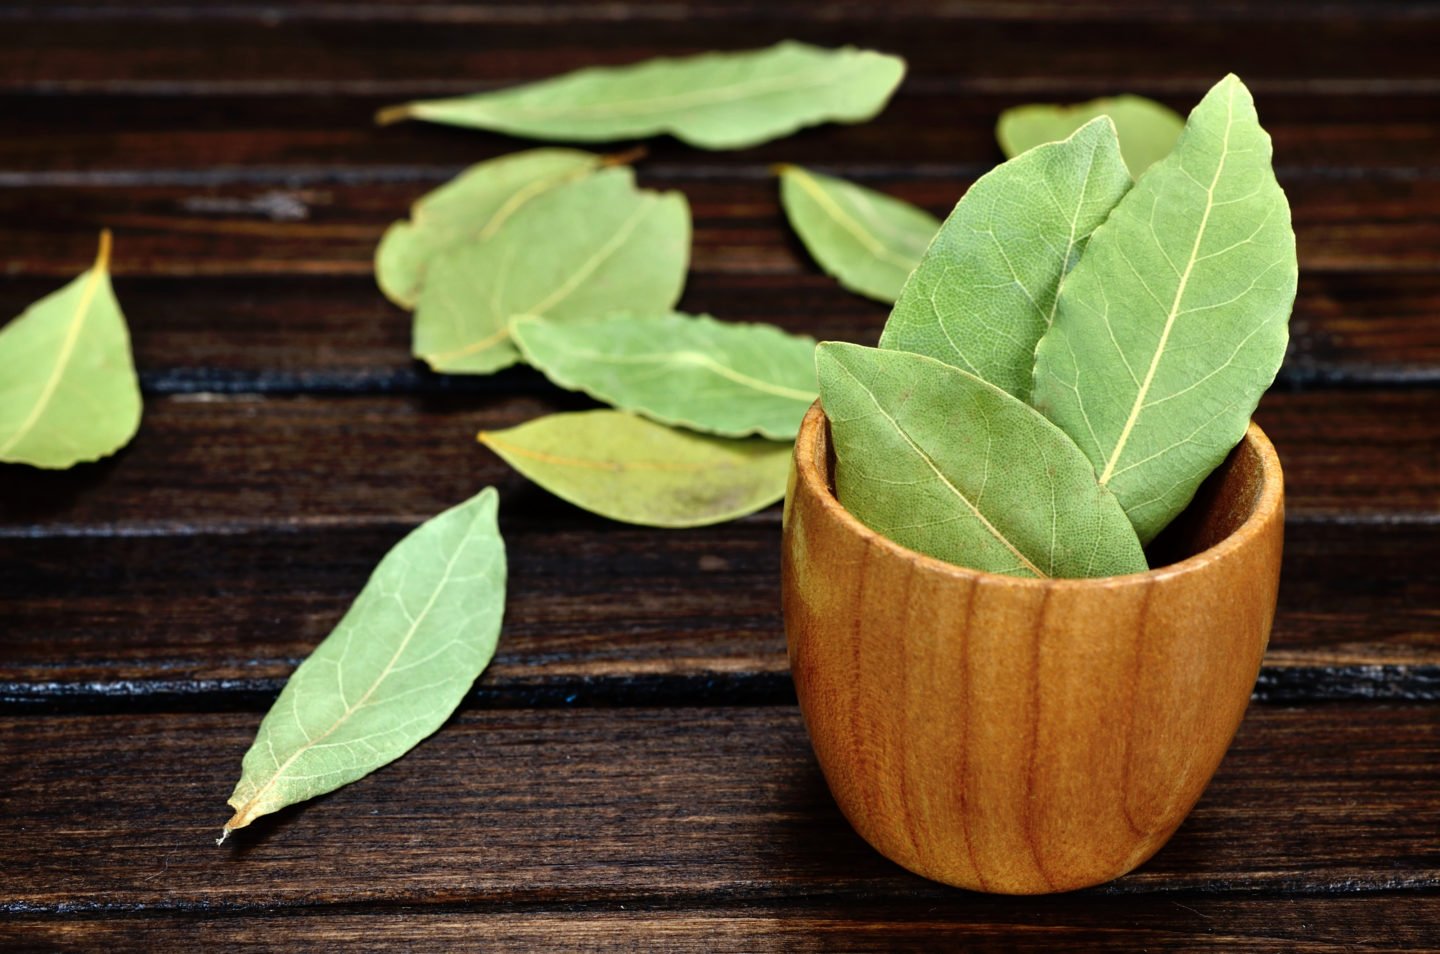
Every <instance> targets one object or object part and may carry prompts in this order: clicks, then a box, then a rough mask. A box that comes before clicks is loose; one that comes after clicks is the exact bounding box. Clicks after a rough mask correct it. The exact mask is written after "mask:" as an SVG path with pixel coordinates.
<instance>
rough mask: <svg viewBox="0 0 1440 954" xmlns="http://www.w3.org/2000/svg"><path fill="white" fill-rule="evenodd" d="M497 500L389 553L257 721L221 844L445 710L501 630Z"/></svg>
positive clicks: (479, 499)
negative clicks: (256, 728)
mask: <svg viewBox="0 0 1440 954" xmlns="http://www.w3.org/2000/svg"><path fill="white" fill-rule="evenodd" d="M498 500H499V498H498V496H497V495H496V493H495V490H494V489H493V488H486V489H485V490H482V491H481V492H480V493H479V494H477V495H475V496H474V497H472V498H470V499H469V500H467V501H466V502H464V503H462V504H460V505H458V506H455V507H452V508H451V509H449V510H446V511H445V512H444V513H441V514H439V515H438V516H435V517H432V518H431V519H430V520H427V521H426V522H425V523H422V524H421V525H420V526H418V527H416V528H415V529H414V530H412V531H410V533H409V534H407V535H406V537H405V538H404V539H403V540H401V541H400V542H399V543H398V544H396V545H395V547H394V548H392V549H391V550H390V552H389V553H387V554H385V556H384V558H383V559H381V561H380V563H379V565H378V566H376V567H375V572H374V573H373V574H372V575H371V577H370V579H369V581H368V582H367V583H366V584H365V587H364V589H362V590H361V591H360V595H359V596H358V597H356V598H355V602H354V603H353V604H352V605H351V606H350V609H349V610H348V611H347V612H346V613H345V616H344V618H343V619H341V620H340V623H339V625H338V626H336V627H335V630H334V632H332V633H331V634H330V635H329V636H327V637H326V638H325V640H324V641H323V642H321V643H320V645H319V646H317V647H316V648H315V651H314V652H313V653H311V654H310V656H309V658H307V659H306V660H305V661H304V662H302V663H301V664H300V666H299V668H297V669H296V670H295V673H294V674H293V675H292V676H291V677H290V681H289V682H287V683H286V684H285V688H284V689H283V690H281V692H280V697H279V698H278V699H276V700H275V704H274V705H273V706H272V707H271V708H270V712H269V713H268V714H267V715H266V716H265V719H264V721H262V722H261V723H260V731H259V732H258V733H256V736H255V742H254V744H252V745H251V746H250V750H249V751H248V752H246V753H245V760H244V764H243V767H242V769H241V775H240V782H239V784H237V785H236V786H235V792H234V794H232V795H231V796H230V805H231V807H232V808H234V809H235V815H234V817H232V818H231V819H230V821H229V822H227V823H226V825H225V830H224V832H223V834H222V835H221V838H220V840H221V841H224V840H225V837H226V836H228V835H229V834H230V832H232V831H235V830H236V829H239V828H244V827H245V826H247V825H249V824H250V823H251V822H253V821H254V820H255V819H257V818H259V817H260V816H262V815H268V814H269V813H271V812H275V811H278V810H280V809H281V808H284V807H285V806H287V805H293V804H295V803H296V802H302V801H305V800H306V799H310V798H314V797H315V796H316V795H321V794H323V793H325V792H329V791H333V790H334V789H337V788H339V787H341V786H342V785H346V784H348V783H350V782H353V781H355V780H356V779H358V778H361V777H363V776H365V775H368V774H369V773H371V772H373V771H374V770H375V769H377V768H380V767H381V766H382V765H386V764H388V763H389V762H392V761H394V760H395V759H397V758H399V757H400V756H402V755H404V754H405V753H406V752H408V751H409V750H410V749H411V748H413V747H414V746H415V745H416V744H417V743H419V742H420V741H421V740H422V739H424V738H425V737H426V736H428V735H430V734H431V733H432V732H434V731H435V730H436V729H438V728H440V726H441V724H442V723H444V722H445V720H446V719H447V718H449V717H450V714H451V713H452V712H453V711H454V710H455V707H456V706H458V705H459V704H460V702H461V700H462V699H464V697H465V694H466V693H467V692H468V691H469V689H470V685H471V684H472V683H473V682H474V681H475V679H476V677H477V676H479V675H480V673H481V672H482V671H483V670H484V669H485V667H486V666H487V665H489V663H490V658H491V657H492V656H493V655H494V654H495V644H496V641H497V640H498V638H499V635H500V619H501V616H502V615H503V613H504V608H505V544H504V542H503V541H502V540H501V538H500V531H499V528H498V527H497V525H496V509H497V506H498Z"/></svg>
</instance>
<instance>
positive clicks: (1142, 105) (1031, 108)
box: [995, 95, 1185, 179]
mask: <svg viewBox="0 0 1440 954" xmlns="http://www.w3.org/2000/svg"><path fill="white" fill-rule="evenodd" d="M1097 116H1109V117H1110V118H1111V119H1112V120H1113V121H1114V122H1115V130H1116V132H1117V133H1118V134H1119V136H1120V154H1121V155H1123V156H1124V157H1125V165H1126V166H1127V167H1129V169H1130V174H1131V176H1133V177H1134V178H1136V179H1138V178H1140V174H1141V173H1142V172H1144V171H1145V170H1146V169H1148V168H1150V166H1151V165H1153V164H1154V163H1156V162H1159V161H1160V160H1161V159H1164V158H1165V157H1166V156H1168V155H1169V154H1170V150H1171V149H1172V148H1174V146H1175V140H1176V139H1178V138H1180V130H1181V129H1183V128H1185V120H1184V119H1182V118H1180V114H1179V113H1177V112H1175V111H1174V110H1173V109H1171V108H1169V107H1168V106H1162V105H1161V104H1159V103H1157V102H1155V101H1154V100H1152V99H1146V98H1145V97H1143V96H1128V95H1127V96H1113V97H1109V98H1106V99H1093V100H1091V101H1090V102H1088V103H1076V104H1075V105H1073V106H1060V105H1055V104H1051V103H1035V104H1032V105H1028V106H1016V107H1014V108H1013V109H1007V110H1005V112H1003V113H1001V114H1000V121H999V122H998V123H996V125H995V138H996V139H997V140H998V141H999V142H1000V148H1001V149H1002V150H1003V151H1004V153H1005V155H1006V156H1018V155H1019V154H1020V153H1022V152H1024V151H1026V150H1027V149H1033V148H1035V147H1036V146H1038V145H1040V144H1041V143H1046V142H1055V141H1057V140H1060V139H1064V138H1065V137H1066V136H1068V135H1070V134H1071V133H1073V132H1074V131H1075V130H1077V129H1079V128H1080V127H1081V126H1083V125H1085V124H1086V123H1088V122H1090V121H1091V120H1093V119H1094V118H1095V117H1097Z"/></svg>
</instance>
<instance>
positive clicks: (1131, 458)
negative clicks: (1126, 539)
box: [1034, 75, 1296, 542]
mask: <svg viewBox="0 0 1440 954" xmlns="http://www.w3.org/2000/svg"><path fill="white" fill-rule="evenodd" d="M1270 153H1271V149H1270V137H1269V136H1268V135H1267V134H1266V132H1265V130H1263V129H1262V128H1261V127H1260V123H1259V120H1258V118H1257V116H1256V114H1255V105H1254V103H1253V101H1252V100H1251V97H1250V92H1249V90H1247V89H1246V88H1245V85H1244V84H1243V83H1241V82H1240V80H1239V79H1237V78H1236V77H1235V76H1233V75H1232V76H1227V77H1226V78H1225V79H1224V80H1222V81H1221V82H1220V83H1218V84H1217V85H1216V86H1215V87H1214V88H1213V89H1211V90H1210V92H1209V93H1208V94H1206V96H1205V98H1204V99H1203V100H1202V101H1201V102H1200V104H1199V105H1198V106H1196V107H1195V110H1194V112H1192V113H1191V114H1190V119H1189V122H1188V123H1187V125H1186V127H1185V133H1184V135H1182V136H1181V137H1180V141H1179V142H1178V143H1177V144H1176V146H1175V151H1174V152H1172V153H1171V154H1170V155H1169V156H1168V157H1167V158H1165V159H1163V160H1161V161H1160V162H1158V163H1156V164H1155V165H1154V166H1153V167H1151V169H1150V171H1149V172H1147V173H1146V174H1145V175H1144V177H1142V178H1141V179H1140V181H1139V182H1138V183H1136V185H1135V188H1134V189H1133V190H1132V191H1131V192H1130V194H1129V195H1127V196H1126V197H1125V198H1124V199H1122V200H1121V202H1120V204H1119V205H1117V206H1116V207H1115V210H1114V211H1113V212H1112V213H1111V214H1110V218H1109V219H1108V220H1107V221H1106V222H1105V224H1104V225H1102V226H1101V227H1100V228H1098V229H1096V230H1095V233H1094V235H1092V236H1091V238H1090V244H1089V246H1088V247H1087V248H1086V250H1085V255H1084V257H1083V258H1081V260H1080V263H1079V264H1078V265H1077V266H1076V267H1075V269H1074V270H1073V271H1072V272H1071V273H1070V275H1069V276H1068V277H1067V278H1066V280H1065V284H1064V286H1063V288H1062V289H1061V292H1060V301H1059V308H1058V310H1057V313H1056V318H1055V323H1054V326H1053V327H1052V328H1051V330H1050V332H1049V333H1048V334H1047V335H1046V336H1045V337H1044V339H1043V340H1042V341H1041V342H1040V345H1039V348H1038V350H1037V353H1036V366H1035V374H1036V378H1035V392H1034V403H1035V406H1036V407H1037V408H1039V409H1040V410H1041V411H1042V412H1043V413H1044V414H1045V415H1046V416H1047V417H1049V418H1050V419H1051V420H1053V421H1054V422H1055V423H1057V424H1059V425H1060V427H1061V428H1063V429H1064V430H1065V432H1066V433H1067V434H1069V435H1070V436H1071V437H1072V438H1074V440H1075V441H1076V443H1078V444H1079V445H1080V447H1081V449H1083V450H1084V451H1085V453H1086V455H1087V456H1088V457H1089V458H1090V460H1091V461H1093V462H1094V465H1095V470H1096V472H1097V473H1098V474H1099V477H1100V482H1101V483H1102V484H1104V485H1105V486H1107V487H1109V488H1110V489H1111V490H1112V491H1113V492H1114V493H1115V495H1116V497H1118V498H1119V499H1120V502H1121V503H1122V504H1123V505H1124V506H1125V510H1126V512H1127V513H1128V514H1129V516H1130V519H1131V521H1132V522H1133V523H1134V524H1135V528H1136V530H1137V531H1138V532H1139V534H1140V539H1141V540H1143V541H1146V542H1149V541H1150V540H1151V539H1152V538H1153V537H1154V536H1155V534H1156V533H1158V532H1159V531H1160V529H1161V528H1163V527H1164V526H1165V525H1166V524H1168V523H1169V522H1170V520H1171V519H1172V518H1173V517H1175V516H1176V515H1177V514H1179V513H1180V511H1181V510H1183V509H1184V508H1185V506H1186V505H1187V504H1188V503H1189V502H1190V499H1191V497H1192V496H1193V495H1194V493H1195V490H1196V488H1197V487H1198V486H1199V484H1200V482H1201V481H1202V480H1204V479H1205V476H1206V475H1207V474H1209V473H1210V472H1211V471H1212V470H1213V469H1214V468H1215V467H1216V466H1218V465H1219V464H1220V462H1221V461H1222V460H1224V459H1225V456H1226V455H1227V454H1228V453H1229V452H1230V449H1231V448H1233V447H1234V446H1235V444H1236V443H1237V442H1238V441H1239V440H1240V438H1241V437H1243V436H1244V434H1245V429H1246V426H1247V424H1248V422H1249V420H1250V415H1251V414H1252V413H1253V412H1254V410H1255V405H1256V404H1257V403H1258V402H1259V400H1260V396H1261V395H1262V394H1263V393H1264V392H1265V389H1266V388H1267V387H1269V386H1270V383H1271V381H1272V380H1274V377H1275V372H1276V371H1277V370H1278V369H1279V367H1280V362H1281V359H1282V358H1283V357H1284V354H1285V344H1286V340H1287V338H1288V328H1287V322H1288V319H1289V316H1290V308H1291V305H1292V304H1293V302H1294V300H1295V283H1296V260H1295V234H1294V232H1293V231H1291V228H1290V206H1289V204H1288V203H1287V202H1286V200H1285V193H1284V192H1283V191H1281V189H1280V186H1279V184H1278V183H1277V182H1276V181H1275V173H1274V171H1273V170H1272V169H1271V167H1270Z"/></svg>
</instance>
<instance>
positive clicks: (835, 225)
mask: <svg viewBox="0 0 1440 954" xmlns="http://www.w3.org/2000/svg"><path fill="white" fill-rule="evenodd" d="M778 171H779V173H780V201H781V203H782V204H783V205H784V207H785V215H786V217H787V218H788V219H789V220H790V225H791V227H792V228H794V229H795V231H796V233H798V234H799V236H800V240H801V241H802V242H804V243H805V248H806V249H808V250H809V252H810V254H811V255H813V256H814V257H815V260H816V261H817V262H819V263H820V267H821V268H823V269H825V271H826V273H827V274H830V275H833V276H835V278H836V279H838V280H839V282H840V284H841V285H843V286H844V287H846V288H848V289H849V290H850V291H853V292H857V293H859V294H861V295H865V296H868V297H870V298H874V299H876V300H878V301H883V302H893V301H895V299H896V298H897V297H899V295H900V289H901V288H902V287H903V286H904V285H905V279H906V278H908V277H909V276H910V273H911V272H913V271H914V270H915V266H916V265H919V264H920V258H921V256H922V255H924V254H925V249H926V247H927V246H929V244H930V240H931V239H932V238H934V237H935V232H936V231H937V230H938V229H939V228H940V220H939V219H937V218H935V216H933V215H931V214H930V213H929V212H926V211H925V210H924V209H918V208H916V207H915V206H913V205H911V204H910V203H908V202H902V201H901V200H899V199H895V198H892V197H890V196H888V195H885V194H884V193H881V192H876V191H874V190H873V189H867V188H865V187H864V186H858V185H856V184H855V183H853V182H846V181H845V180H844V179H837V178H835V177H833V176H826V175H821V174H820V173H818V172H810V171H809V170H807V169H802V168H800V167H799V166H789V165H785V166H780V167H778Z"/></svg>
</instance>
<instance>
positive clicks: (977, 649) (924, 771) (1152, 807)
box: [782, 403, 1284, 894]
mask: <svg viewBox="0 0 1440 954" xmlns="http://www.w3.org/2000/svg"><path fill="white" fill-rule="evenodd" d="M833 468H834V458H833V455H832V453H831V451H830V446H829V422H828V421H827V420H826V419H825V415H824V414H823V412H822V411H821V409H820V406H819V404H818V403H817V404H816V405H815V406H814V407H812V408H811V409H810V412H809V414H808V415H806V417H805V421H804V423H803V424H802V425H801V429H800V435H799V438H798V439H797V440H796V442H795V470H794V472H793V474H792V476H791V487H790V492H789V494H788V495H787V497H786V502H785V534H784V555H783V564H782V576H783V598H784V606H785V629H786V633H787V636H788V642H789V649H790V667H791V670H792V672H793V673H794V677H795V688H796V690H797V692H798V693H799V696H800V708H801V711H802V712H803V713H804V716H805V724H806V726H807V728H808V729H809V732H810V740H811V743H812V744H813V745H814V748H815V755H816V757H817V758H818V759H819V762H820V767H821V769H822V770H823V771H824V773H825V778H826V781H827V782H828V783H829V785H830V791H831V792H832V793H833V794H834V796H835V800H836V802H838V803H839V805H840V809H841V810H842V811H843V812H844V813H845V817H846V818H848V819H849V820H850V824H851V825H853V826H854V827H855V830H856V831H858V832H859V833H860V834H861V836H862V837H864V838H865V840H866V841H868V842H870V844H871V845H873V846H874V847H875V848H876V849H877V850H879V851H880V853H881V854H883V855H885V856H886V857H887V858H890V859H891V860H893V861H895V862H897V863H899V864H901V865H904V866H905V867H906V868H909V869H910V870H911V871H914V872H916V873H918V874H921V875H924V876H925V877H927V878H932V879H934V880H936V881H943V882H945V883H946V884H951V885H955V886H958V887H962V888H970V889H973V890H977V891H990V892H996V893H1001V894H1040V893H1044V892H1052V891H1069V890H1071V889H1075V888H1083V887H1087V886H1089V885H1094V884H1099V883H1101V882H1104V881H1108V880H1110V879H1112V878H1116V877H1119V876H1120V875H1122V874H1125V873H1126V872H1128V871H1130V870H1132V869H1133V868H1135V867H1136V866H1137V865H1139V864H1140V863H1141V862H1143V861H1145V860H1146V859H1147V858H1149V857H1150V856H1151V855H1152V854H1154V853H1155V852H1156V851H1157V850H1159V848H1160V846H1161V845H1163V844H1164V843H1165V841H1166V840H1167V839H1169V837H1170V836H1171V834H1173V833H1174V831H1175V829H1176V828H1177V827H1179V825H1180V822H1181V821H1183V820H1184V818H1185V816H1186V815H1187V814H1188V813H1189V812H1190V809H1191V808H1192V807H1194V805H1195V802H1196V800H1198V799H1199V797H1200V793H1201V791H1202V790H1203V789H1204V788H1205V786H1206V784H1207V783H1208V782H1209V781H1210V777H1211V775H1213V774H1214V772H1215V769H1216V767H1217V766H1218V765H1219V764H1220V760H1221V758H1222V757H1224V755H1225V750H1226V749H1227V748H1228V747H1229V745H1230V741H1231V739H1232V738H1233V737H1234V735H1235V730H1236V728H1237V727H1238V726H1239V725H1240V719H1241V717H1242V716H1244V714H1245V706H1246V705H1247V704H1248V703H1249V701H1250V692H1251V689H1252V688H1253V686H1254V683H1255V677H1256V676H1257V675H1258V674H1259V671H1260V659H1261V656H1262V655H1263V654H1264V652H1265V644H1266V642H1267V640H1268V639H1269V635H1270V624H1271V621H1272V619H1273V618H1274V614H1275V592H1276V588H1277V586H1278V585H1279V577H1280V549H1281V540H1282V535H1283V530H1284V481H1283V478H1282V475H1281V472H1280V461H1279V459H1278V458H1277V457H1276V456H1275V449H1274V448H1273V447H1272V446H1271V444H1270V441H1269V440H1267V439H1266V437H1265V435H1264V434H1263V433H1262V432H1261V430H1260V428H1258V427H1256V426H1255V425H1254V424H1251V425H1250V429H1249V432H1248V433H1247V434H1246V435H1245V439H1244V440H1243V441H1242V442H1241V443H1240V445H1239V446H1238V447H1236V449H1235V450H1234V451H1233V452H1232V453H1231V454H1230V457H1229V458H1228V459H1227V460H1226V461H1225V463H1224V464H1222V465H1221V466H1220V468H1219V469H1218V470H1217V471H1216V472H1215V473H1214V474H1213V475H1211V477H1210V479H1209V480H1207V481H1206V483H1205V484H1204V485H1203V486H1202V487H1201V489H1200V492H1199V493H1198V494H1197V495H1196V498H1195V500H1194V501H1193V502H1192V503H1191V505H1190V507H1189V508H1188V509H1187V510H1186V511H1185V513H1184V514H1182V515H1181V517H1180V518H1179V519H1178V520H1176V521H1175V523H1174V524H1172V526H1171V527H1170V528H1168V529H1167V530H1166V531H1165V533H1164V534H1162V535H1161V537H1160V538H1158V539H1157V540H1156V541H1155V543H1154V544H1152V546H1151V547H1150V548H1149V552H1150V556H1151V562H1152V563H1156V564H1163V565H1161V566H1160V568H1159V569H1155V570H1150V571H1149V572H1146V573H1136V574H1132V575H1129V576H1120V577H1109V578H1104V579H1087V580H1033V579H1021V578H1018V577H1012V576H1000V575H997V574H993V573H981V572H977V571H974V570H967V569H964V568H962V567H958V566H954V565H951V564H949V563H945V562H942V561H940V560H936V559H933V558H931V557H928V556H925V555H923V554H920V553H916V552H915V551H913V550H908V549H906V548H904V547H902V546H900V545H898V544H896V543H893V542H891V541H890V540H888V539H886V538H885V537H883V536H881V535H880V534H878V533H876V532H875V531H873V530H871V529H869V528H868V527H866V526H864V525H863V524H862V523H860V522H859V521H858V520H856V519H855V518H854V517H852V516H851V515H850V514H849V513H848V512H847V511H846V510H845V508H844V507H842V506H841V505H840V503H839V501H838V500H837V499H836V498H835V494H834V490H833V486H834V484H833V479H832V476H833ZM1177 561H1178V562H1177Z"/></svg>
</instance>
